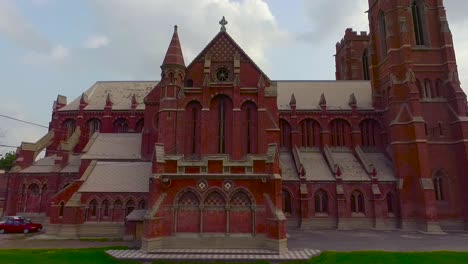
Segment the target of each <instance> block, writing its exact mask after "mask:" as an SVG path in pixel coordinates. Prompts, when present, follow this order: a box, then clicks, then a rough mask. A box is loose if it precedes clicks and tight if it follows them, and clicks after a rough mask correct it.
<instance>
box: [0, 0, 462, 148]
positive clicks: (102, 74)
mask: <svg viewBox="0 0 468 264" xmlns="http://www.w3.org/2000/svg"><path fill="white" fill-rule="evenodd" d="M444 2H445V5H446V9H447V12H448V19H449V23H450V27H451V30H452V33H453V35H454V42H455V48H456V54H457V58H458V65H459V72H460V78H461V79H462V85H463V84H467V83H468V16H467V15H466V10H468V1H466V0H446V1H444ZM366 10H367V0H287V1H285V0H196V1H194V0H82V1H71V0H69V1H67V0H0V80H1V83H0V87H1V88H0V89H1V97H0V98H1V102H0V114H3V115H9V116H12V117H17V118H21V119H26V120H29V121H32V122H36V123H40V124H44V125H48V122H49V121H50V118H51V109H52V102H53V101H54V100H55V98H56V97H57V94H63V95H65V96H67V97H68V100H69V102H70V101H71V100H72V99H73V98H75V97H77V96H79V95H80V94H81V93H82V92H83V91H84V90H86V89H88V88H89V87H90V86H92V85H93V84H94V83H95V82H96V81H101V80H102V81H104V80H157V79H159V75H160V68H159V66H160V65H161V62H162V59H163V56H164V53H165V52H166V49H167V47H168V45H169V41H170V37H171V34H172V31H173V25H175V24H177V25H178V26H179V37H180V40H181V45H182V49H183V52H184V57H185V62H186V63H187V64H188V63H189V62H190V61H191V60H192V59H193V58H194V57H195V56H196V55H197V54H198V52H200V51H201V50H202V49H203V47H204V46H205V45H206V44H207V43H208V42H209V41H210V40H211V39H212V38H213V37H214V36H215V35H216V34H217V33H218V32H219V27H220V26H219V24H218V21H219V20H220V19H221V17H222V16H226V19H227V20H228V21H229V24H228V25H227V30H228V32H229V34H230V35H231V36H232V37H233V38H234V39H235V40H236V41H237V42H238V43H239V44H240V45H241V46H242V48H243V49H244V50H245V51H246V52H247V53H248V54H249V56H250V57H252V58H253V59H254V60H255V61H256V63H257V64H258V65H259V66H260V67H261V68H262V69H263V70H264V72H266V74H267V75H268V76H269V77H270V78H271V79H273V80H332V79H334V77H335V76H334V72H335V70H334V67H335V66H334V58H333V55H334V53H335V43H336V42H337V41H338V40H340V39H341V37H342V36H343V34H344V30H345V29H346V28H347V27H353V28H354V29H356V30H358V31H361V30H368V25H367V24H368V22H367V15H366V14H365V13H364V12H365V11H366ZM465 91H466V88H465ZM46 132H47V131H46V129H42V128H40V127H34V126H29V125H22V124H19V123H17V122H13V121H8V120H5V119H2V118H1V117H0V144H8V145H19V144H20V142H21V141H35V140H37V139H38V138H40V137H41V136H42V135H44V134H45V133H46ZM7 150H8V149H6V148H2V147H0V153H2V152H5V151H7ZM10 150H11V149H10Z"/></svg>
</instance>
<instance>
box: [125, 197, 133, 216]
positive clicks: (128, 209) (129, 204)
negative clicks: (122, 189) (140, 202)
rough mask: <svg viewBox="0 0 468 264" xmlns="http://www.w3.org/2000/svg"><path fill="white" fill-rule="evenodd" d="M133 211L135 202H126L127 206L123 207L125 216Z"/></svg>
mask: <svg viewBox="0 0 468 264" xmlns="http://www.w3.org/2000/svg"><path fill="white" fill-rule="evenodd" d="M134 209H135V202H134V201H133V200H130V201H128V202H127V205H126V206H125V215H129V214H130V213H131V212H132V211H133V210H134Z"/></svg>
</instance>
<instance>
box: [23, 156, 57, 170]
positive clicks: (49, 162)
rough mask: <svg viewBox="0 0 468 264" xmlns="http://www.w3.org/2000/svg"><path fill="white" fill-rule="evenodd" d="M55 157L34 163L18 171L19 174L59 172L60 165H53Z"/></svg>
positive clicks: (48, 157)
mask: <svg viewBox="0 0 468 264" xmlns="http://www.w3.org/2000/svg"><path fill="white" fill-rule="evenodd" d="M56 159H57V155H50V156H47V157H44V158H42V159H39V160H37V161H35V162H34V163H33V164H32V165H31V166H29V167H27V168H25V169H23V170H21V171H19V173H48V172H59V171H60V165H56V164H55V160H56Z"/></svg>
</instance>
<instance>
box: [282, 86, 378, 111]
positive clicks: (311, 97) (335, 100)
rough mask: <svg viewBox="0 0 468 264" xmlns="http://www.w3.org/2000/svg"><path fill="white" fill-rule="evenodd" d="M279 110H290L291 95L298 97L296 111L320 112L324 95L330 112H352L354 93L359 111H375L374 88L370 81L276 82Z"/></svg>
mask: <svg viewBox="0 0 468 264" xmlns="http://www.w3.org/2000/svg"><path fill="white" fill-rule="evenodd" d="M276 83H277V88H278V102H277V103H278V108H279V109H280V110H289V109H290V107H289V102H290V100H291V95H292V94H293V93H294V96H295V97H296V109H298V110H319V109H320V106H319V100H320V96H321V94H322V93H323V94H324V95H325V99H326V101H327V109H328V110H340V109H342V110H351V107H350V106H349V105H348V102H349V97H350V95H351V94H353V93H354V95H355V98H356V100H357V108H358V109H373V107H372V88H371V83H370V82H369V81H276Z"/></svg>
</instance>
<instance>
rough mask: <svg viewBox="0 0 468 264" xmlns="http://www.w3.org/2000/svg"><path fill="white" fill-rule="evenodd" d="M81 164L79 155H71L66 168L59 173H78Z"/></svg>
mask: <svg viewBox="0 0 468 264" xmlns="http://www.w3.org/2000/svg"><path fill="white" fill-rule="evenodd" d="M80 164H81V155H71V156H70V158H69V160H68V164H67V166H65V168H63V169H62V170H61V171H60V172H62V173H74V172H78V171H79V169H80Z"/></svg>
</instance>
